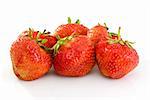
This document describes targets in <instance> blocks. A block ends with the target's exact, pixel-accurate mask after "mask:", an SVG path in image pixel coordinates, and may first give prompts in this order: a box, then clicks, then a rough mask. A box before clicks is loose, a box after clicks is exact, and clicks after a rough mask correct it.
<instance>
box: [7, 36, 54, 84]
mask: <svg viewBox="0 0 150 100" xmlns="http://www.w3.org/2000/svg"><path fill="white" fill-rule="evenodd" d="M10 55H11V60H12V65H13V70H14V73H15V74H16V76H17V77H18V78H19V79H21V80H28V81H29V80H35V79H37V78H39V77H41V76H43V75H44V74H46V73H47V72H48V71H49V69H50V68H51V65H52V62H51V55H50V54H48V53H47V52H46V51H44V50H43V49H42V48H40V46H39V45H38V44H37V43H36V42H35V40H31V39H30V38H29V37H27V36H20V37H19V38H18V39H17V40H16V41H15V42H14V43H13V44H12V46H11V49H10Z"/></svg>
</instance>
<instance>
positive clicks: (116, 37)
mask: <svg viewBox="0 0 150 100" xmlns="http://www.w3.org/2000/svg"><path fill="white" fill-rule="evenodd" d="M120 30H121V27H119V28H118V33H117V34H116V33H113V32H109V37H108V43H109V44H117V43H119V44H121V45H127V46H128V47H129V48H133V47H132V44H134V43H135V42H130V41H128V40H125V41H124V40H122V38H121V35H120Z"/></svg>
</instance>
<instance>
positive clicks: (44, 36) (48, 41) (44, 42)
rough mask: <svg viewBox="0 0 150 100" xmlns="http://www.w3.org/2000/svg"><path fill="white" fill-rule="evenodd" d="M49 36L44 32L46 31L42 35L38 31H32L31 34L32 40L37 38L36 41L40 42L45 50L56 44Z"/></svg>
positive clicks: (52, 37) (53, 38)
mask: <svg viewBox="0 0 150 100" xmlns="http://www.w3.org/2000/svg"><path fill="white" fill-rule="evenodd" d="M32 31H34V30H32ZM49 34H50V32H46V30H44V31H43V32H42V33H41V32H39V31H34V32H33V34H32V38H33V39H35V40H36V39H37V38H38V41H39V42H42V44H41V45H42V46H44V47H46V48H52V47H53V46H54V45H55V44H56V42H57V39H56V37H54V36H52V35H49Z"/></svg>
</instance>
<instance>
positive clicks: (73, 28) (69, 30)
mask: <svg viewBox="0 0 150 100" xmlns="http://www.w3.org/2000/svg"><path fill="white" fill-rule="evenodd" d="M88 30H89V29H88V28H87V27H85V26H83V25H82V24H80V21H79V20H77V21H76V23H71V19H70V17H68V24H63V25H60V26H59V27H58V28H57V29H56V31H55V33H54V35H55V36H57V35H59V36H60V37H61V38H63V37H66V36H70V35H71V34H78V35H86V34H87V31H88Z"/></svg>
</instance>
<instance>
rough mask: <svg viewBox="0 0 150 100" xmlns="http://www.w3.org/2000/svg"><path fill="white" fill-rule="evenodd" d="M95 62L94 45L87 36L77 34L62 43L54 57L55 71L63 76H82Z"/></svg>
mask: <svg viewBox="0 0 150 100" xmlns="http://www.w3.org/2000/svg"><path fill="white" fill-rule="evenodd" d="M94 64H95V52H94V46H93V45H92V43H91V41H90V40H89V39H88V38H87V36H82V35H80V36H78V37H75V38H73V39H72V40H71V41H69V42H68V43H67V44H66V45H62V46H61V47H60V49H59V51H58V53H57V54H56V56H55V58H54V69H55V72H56V73H58V74H60V75H63V76H83V75H86V74H87V73H89V72H90V71H91V69H92V68H93V66H94Z"/></svg>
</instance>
